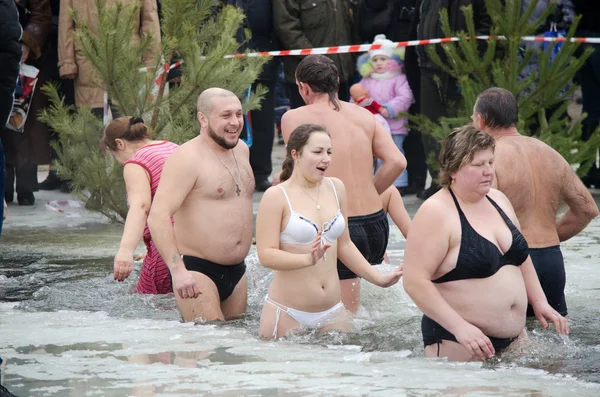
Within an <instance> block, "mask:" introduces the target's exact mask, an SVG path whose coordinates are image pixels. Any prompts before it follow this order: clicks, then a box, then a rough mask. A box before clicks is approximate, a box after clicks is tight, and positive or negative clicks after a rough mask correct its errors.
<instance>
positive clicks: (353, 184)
mask: <svg viewBox="0 0 600 397" xmlns="http://www.w3.org/2000/svg"><path fill="white" fill-rule="evenodd" d="M296 84H297V85H298V90H299V92H300V95H301V96H302V99H304V102H305V103H306V104H307V105H306V106H303V107H300V108H298V109H295V110H290V111H288V112H286V113H285V114H284V115H283V118H282V119H281V132H282V135H283V140H284V141H285V142H286V143H287V141H288V139H289V136H290V134H291V133H292V131H294V129H296V127H298V126H299V125H301V124H317V125H323V126H325V128H326V129H327V131H328V132H329V134H330V135H331V146H332V148H333V151H332V159H331V166H330V167H329V168H328V169H327V172H326V176H329V177H336V178H339V179H341V180H342V182H344V185H345V186H346V190H347V197H348V230H349V232H350V238H351V240H352V242H353V243H354V244H355V245H356V247H357V248H358V249H359V250H360V252H361V253H362V254H363V256H364V257H365V258H366V259H367V261H369V262H370V263H371V264H373V265H375V264H379V263H381V262H382V261H383V256H384V254H385V249H386V248H387V243H388V238H389V224H388V220H387V215H386V213H385V212H384V211H383V207H382V204H381V197H379V195H380V194H381V193H383V192H384V191H385V190H386V189H387V188H388V187H390V186H391V185H392V183H393V182H394V181H395V180H396V178H397V177H398V175H400V173H401V172H402V171H403V170H404V169H405V168H406V159H405V158H404V155H403V154H402V153H401V152H400V150H398V148H397V147H396V145H395V144H394V141H393V140H392V137H391V135H390V134H389V132H387V131H386V130H385V128H384V127H383V126H382V125H381V124H380V123H379V122H377V120H376V119H375V117H374V116H373V114H371V112H369V111H368V110H366V109H364V108H362V107H360V106H357V105H354V104H351V103H348V102H344V101H340V100H339V99H338V96H337V92H338V88H339V73H338V70H337V67H336V66H335V64H334V63H333V61H332V60H330V59H329V58H327V57H325V56H322V55H309V56H307V57H306V58H304V59H303V60H302V62H300V64H299V65H298V68H297V69H296ZM373 156H376V157H377V158H379V159H381V160H382V161H383V165H382V166H381V168H379V169H378V170H377V173H376V174H375V178H373ZM337 266H338V275H339V277H340V286H341V293H342V302H343V303H344V306H345V307H346V309H348V310H350V311H351V312H353V313H355V312H356V310H357V309H358V307H359V304H360V282H358V276H357V275H356V274H354V273H353V272H352V271H351V270H350V269H348V268H347V267H346V266H345V265H344V264H343V263H342V262H341V261H339V260H338V264H337Z"/></svg>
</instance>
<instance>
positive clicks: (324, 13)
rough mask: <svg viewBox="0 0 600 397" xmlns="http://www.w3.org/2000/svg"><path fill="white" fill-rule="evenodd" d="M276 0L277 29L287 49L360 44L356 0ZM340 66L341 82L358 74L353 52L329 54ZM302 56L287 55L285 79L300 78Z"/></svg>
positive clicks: (284, 60) (289, 81) (288, 80)
mask: <svg viewBox="0 0 600 397" xmlns="http://www.w3.org/2000/svg"><path fill="white" fill-rule="evenodd" d="M335 3H336V6H335V7H334V2H333V1H331V0H275V1H273V15H274V19H275V29H276V30H277V35H278V36H279V39H280V40H281V43H282V45H283V47H284V49H286V50H293V49H300V48H315V47H327V46H341V45H349V44H356V43H355V40H357V39H358V38H357V37H356V34H355V32H356V30H355V26H354V25H355V22H354V14H355V12H356V5H355V1H353V0H336V2H335ZM328 57H329V58H331V59H332V60H333V61H334V62H335V65H336V66H337V68H338V71H339V74H340V82H346V81H348V80H350V79H351V77H352V76H353V74H354V60H353V57H352V55H351V54H335V55H328ZM301 60H302V57H298V56H286V57H284V58H283V68H284V72H285V80H286V82H288V83H294V82H295V81H296V78H295V75H296V74H295V73H296V67H297V66H298V64H299V63H300V61H301Z"/></svg>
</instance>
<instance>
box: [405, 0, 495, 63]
mask: <svg viewBox="0 0 600 397" xmlns="http://www.w3.org/2000/svg"><path fill="white" fill-rule="evenodd" d="M468 5H471V6H472V7H473V19H474V20H475V32H476V33H477V34H480V35H487V34H489V33H490V28H491V25H492V20H491V18H490V16H489V15H488V13H487V11H486V7H485V0H420V1H419V4H418V5H417V9H416V15H415V18H416V21H417V39H418V40H426V39H437V38H442V37H445V34H444V32H443V31H442V23H441V21H440V10H441V9H442V8H446V9H448V18H449V20H450V28H451V29H452V31H453V32H456V31H460V30H464V31H466V30H467V23H466V21H465V15H464V14H463V12H462V10H461V9H460V8H461V7H465V6H468ZM425 47H426V46H418V47H417V54H418V56H419V66H420V67H421V69H429V70H435V71H437V70H439V68H438V66H437V65H436V64H435V63H433V62H432V61H431V60H430V59H429V56H428V55H427V52H426V50H425ZM436 47H437V51H438V54H439V55H440V57H441V59H442V60H444V59H445V55H444V51H443V50H442V48H441V46H440V45H436Z"/></svg>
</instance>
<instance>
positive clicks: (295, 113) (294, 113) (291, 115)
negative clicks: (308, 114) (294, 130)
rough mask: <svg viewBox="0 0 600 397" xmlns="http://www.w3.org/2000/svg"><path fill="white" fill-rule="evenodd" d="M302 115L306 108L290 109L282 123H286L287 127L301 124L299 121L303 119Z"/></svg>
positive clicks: (282, 118)
mask: <svg viewBox="0 0 600 397" xmlns="http://www.w3.org/2000/svg"><path fill="white" fill-rule="evenodd" d="M302 113H304V106H302V107H299V108H296V109H290V110H288V111H287V112H285V113H284V114H283V116H282V117H281V123H282V124H283V123H285V124H287V125H292V124H295V123H299V120H300V118H301V117H302Z"/></svg>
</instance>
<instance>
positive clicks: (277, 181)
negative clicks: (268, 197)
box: [271, 172, 281, 186]
mask: <svg viewBox="0 0 600 397" xmlns="http://www.w3.org/2000/svg"><path fill="white" fill-rule="evenodd" d="M280 174H281V172H278V173H277V174H275V175H273V180H272V181H271V186H277V185H279V184H280V183H281V179H280V178H279V175H280Z"/></svg>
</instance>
